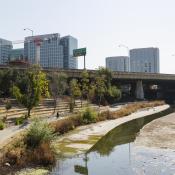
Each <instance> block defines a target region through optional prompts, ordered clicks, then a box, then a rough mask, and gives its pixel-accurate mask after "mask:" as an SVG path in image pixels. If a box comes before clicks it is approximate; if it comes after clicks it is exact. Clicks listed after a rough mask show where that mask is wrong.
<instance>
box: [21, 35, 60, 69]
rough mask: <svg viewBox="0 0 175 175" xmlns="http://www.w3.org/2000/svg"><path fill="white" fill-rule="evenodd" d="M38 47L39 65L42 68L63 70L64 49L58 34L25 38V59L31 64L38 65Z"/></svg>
mask: <svg viewBox="0 0 175 175" xmlns="http://www.w3.org/2000/svg"><path fill="white" fill-rule="evenodd" d="M37 46H39V50H38V51H39V57H40V58H39V59H40V60H39V64H40V65H41V67H44V68H63V47H62V46H61V45H60V35H59V34H58V33H56V34H47V35H38V36H30V37H26V38H25V42H24V57H25V58H27V60H28V61H29V63H31V64H36V57H37V54H38V53H37Z"/></svg>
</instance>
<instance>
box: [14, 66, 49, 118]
mask: <svg viewBox="0 0 175 175" xmlns="http://www.w3.org/2000/svg"><path fill="white" fill-rule="evenodd" d="M24 82H25V83H24ZM21 83H22V85H24V84H25V87H23V86H20V85H21V84H20V85H19V86H18V85H13V87H12V93H13V95H14V96H15V98H16V99H17V101H18V102H19V103H21V104H22V105H23V106H24V107H26V108H27V110H28V113H27V117H30V112H31V110H32V109H33V107H35V106H37V105H38V104H39V102H40V101H41V99H42V97H48V96H49V91H48V80H47V79H46V74H45V73H44V72H42V71H41V70H40V68H39V67H37V66H34V67H32V68H29V69H28V70H27V71H26V72H25V76H24V78H23V81H22V82H21Z"/></svg>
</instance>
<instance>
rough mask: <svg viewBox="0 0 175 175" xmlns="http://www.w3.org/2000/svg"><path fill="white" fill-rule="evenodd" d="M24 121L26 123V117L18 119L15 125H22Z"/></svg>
mask: <svg viewBox="0 0 175 175" xmlns="http://www.w3.org/2000/svg"><path fill="white" fill-rule="evenodd" d="M24 121H25V117H23V116H22V117H20V118H16V120H15V125H21V124H23V123H24Z"/></svg>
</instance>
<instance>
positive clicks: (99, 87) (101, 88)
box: [95, 76, 107, 107]
mask: <svg viewBox="0 0 175 175" xmlns="http://www.w3.org/2000/svg"><path fill="white" fill-rule="evenodd" d="M95 85H96V90H95V91H96V94H97V96H98V105H99V107H100V105H101V100H102V97H104V95H105V93H106V89H107V88H106V85H105V79H104V78H103V77H100V76H97V77H96V78H95Z"/></svg>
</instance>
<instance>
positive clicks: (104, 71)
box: [97, 67, 112, 88]
mask: <svg viewBox="0 0 175 175" xmlns="http://www.w3.org/2000/svg"><path fill="white" fill-rule="evenodd" d="M97 76H100V77H103V78H104V79H105V84H106V87H107V88H109V87H110V86H111V81H112V71H111V70H110V69H108V68H104V67H99V68H98V70H97Z"/></svg>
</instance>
